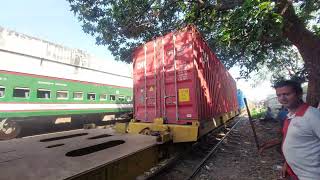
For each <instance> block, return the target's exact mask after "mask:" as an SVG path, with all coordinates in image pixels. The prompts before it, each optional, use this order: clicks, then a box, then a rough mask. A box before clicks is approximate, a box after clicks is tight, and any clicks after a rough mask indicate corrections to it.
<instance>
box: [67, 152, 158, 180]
mask: <svg viewBox="0 0 320 180" xmlns="http://www.w3.org/2000/svg"><path fill="white" fill-rule="evenodd" d="M158 156H159V154H158V146H153V147H150V148H147V149H145V150H142V151H139V152H136V153H134V154H131V155H128V156H127V157H124V158H122V159H120V160H118V161H115V162H112V163H111V164H107V165H102V166H101V167H99V168H97V169H92V170H90V171H88V172H85V173H83V174H80V175H78V176H76V177H71V178H68V179H72V180H88V179H90V180H131V179H135V178H136V177H137V176H139V175H141V174H143V172H145V171H147V170H149V169H150V168H151V167H154V166H155V165H156V164H157V163H158ZM84 163H85V162H84Z"/></svg>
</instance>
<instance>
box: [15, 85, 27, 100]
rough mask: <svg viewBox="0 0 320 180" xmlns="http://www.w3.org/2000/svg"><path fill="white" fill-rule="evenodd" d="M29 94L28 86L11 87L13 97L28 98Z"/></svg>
mask: <svg viewBox="0 0 320 180" xmlns="http://www.w3.org/2000/svg"><path fill="white" fill-rule="evenodd" d="M29 96H30V89H29V88H20V87H16V88H14V89H13V97H17V98H29Z"/></svg>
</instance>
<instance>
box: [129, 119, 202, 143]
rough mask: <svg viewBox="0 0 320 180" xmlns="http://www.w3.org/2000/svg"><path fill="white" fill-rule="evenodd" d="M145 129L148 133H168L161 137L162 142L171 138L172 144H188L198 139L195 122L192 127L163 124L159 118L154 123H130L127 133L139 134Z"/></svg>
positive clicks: (197, 124) (196, 123) (197, 126)
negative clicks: (148, 130)
mask: <svg viewBox="0 0 320 180" xmlns="http://www.w3.org/2000/svg"><path fill="white" fill-rule="evenodd" d="M161 122H162V123H161ZM146 128H148V129H150V131H157V132H169V133H170V134H167V133H164V134H163V137H161V138H163V139H164V140H168V138H171V137H172V140H173V142H190V141H197V139H198V129H199V122H198V121H196V122H194V123H192V125H175V124H163V120H162V119H161V118H158V119H156V120H155V121H154V123H140V122H135V121H131V122H130V123H129V125H128V133H132V134H139V133H141V132H142V131H143V130H144V129H146ZM160 135H161V133H160Z"/></svg>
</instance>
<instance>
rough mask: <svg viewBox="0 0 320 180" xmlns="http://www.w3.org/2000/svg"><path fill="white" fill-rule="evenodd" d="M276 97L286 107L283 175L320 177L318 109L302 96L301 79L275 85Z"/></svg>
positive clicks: (307, 179) (305, 178) (305, 179)
mask: <svg viewBox="0 0 320 180" xmlns="http://www.w3.org/2000/svg"><path fill="white" fill-rule="evenodd" d="M274 88H275V90H276V94H277V97H278V101H279V102H280V103H281V104H282V105H283V106H284V107H285V108H287V109H288V110H289V113H288V115H287V118H286V119H285V121H284V126H283V130H282V133H283V141H282V151H283V155H284V157H285V160H286V162H285V163H284V165H283V168H282V177H286V176H287V177H288V178H289V179H300V180H315V179H320V111H319V110H318V109H316V108H314V107H311V106H309V105H307V104H306V103H304V102H303V100H302V88H301V85H300V83H298V82H295V81H291V80H285V81H280V82H278V83H276V84H275V85H274Z"/></svg>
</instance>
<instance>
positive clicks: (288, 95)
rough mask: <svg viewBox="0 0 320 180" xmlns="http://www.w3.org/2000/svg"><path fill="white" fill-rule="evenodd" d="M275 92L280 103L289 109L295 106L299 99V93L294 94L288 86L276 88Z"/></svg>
mask: <svg viewBox="0 0 320 180" xmlns="http://www.w3.org/2000/svg"><path fill="white" fill-rule="evenodd" d="M276 94H277V97H278V101H279V102H280V104H282V105H283V106H284V107H285V108H288V109H289V110H290V109H294V108H297V106H298V105H299V103H300V100H301V95H298V94H296V92H295V91H294V90H293V89H292V87H290V86H283V87H279V88H276Z"/></svg>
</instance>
